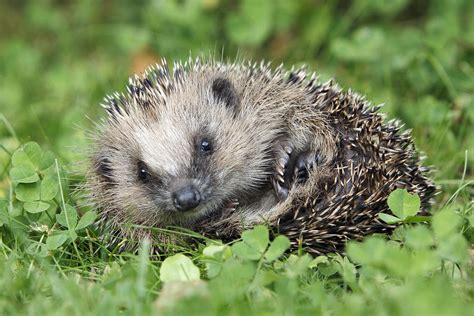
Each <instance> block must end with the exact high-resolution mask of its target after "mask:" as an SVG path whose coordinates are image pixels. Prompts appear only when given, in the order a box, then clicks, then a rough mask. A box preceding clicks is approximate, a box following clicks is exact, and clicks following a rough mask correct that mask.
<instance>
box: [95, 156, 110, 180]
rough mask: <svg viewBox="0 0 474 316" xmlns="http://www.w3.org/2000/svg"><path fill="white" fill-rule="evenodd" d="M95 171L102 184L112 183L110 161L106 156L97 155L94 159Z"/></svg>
mask: <svg viewBox="0 0 474 316" xmlns="http://www.w3.org/2000/svg"><path fill="white" fill-rule="evenodd" d="M95 171H96V174H97V175H98V176H99V177H100V178H101V179H102V180H103V181H104V182H107V183H112V182H113V174H112V166H111V163H110V160H109V159H108V158H107V157H106V156H104V155H102V154H98V155H97V156H96V157H95Z"/></svg>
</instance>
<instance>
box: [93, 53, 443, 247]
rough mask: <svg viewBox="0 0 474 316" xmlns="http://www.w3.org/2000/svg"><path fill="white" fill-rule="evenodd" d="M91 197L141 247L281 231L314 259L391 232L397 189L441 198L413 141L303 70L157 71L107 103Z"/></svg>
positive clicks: (209, 65) (194, 66) (216, 66)
mask: <svg viewBox="0 0 474 316" xmlns="http://www.w3.org/2000/svg"><path fill="white" fill-rule="evenodd" d="M106 106H107V109H108V110H109V113H110V116H109V120H108V121H107V122H106V123H105V125H104V126H103V129H102V131H101V133H100V135H98V142H97V147H96V150H95V153H94V156H93V166H94V167H93V168H92V170H91V173H90V177H89V181H88V184H89V187H90V189H91V192H92V197H93V200H94V201H95V202H96V203H97V205H98V207H99V209H100V210H101V212H100V213H101V215H102V218H103V220H104V222H107V224H109V225H110V226H112V228H113V229H114V230H115V231H117V232H118V236H124V237H130V236H133V234H134V233H137V232H139V234H137V236H142V235H143V234H147V235H148V234H149V232H150V230H149V229H146V228H142V229H139V228H130V227H128V226H127V225H126V224H135V225H142V226H149V227H157V228H164V227H166V226H170V225H171V226H183V227H186V228H191V229H194V230H197V231H200V232H202V233H204V234H207V235H210V236H218V237H219V238H224V239H231V238H234V237H238V233H239V232H240V231H241V230H242V229H243V228H247V227H251V226H252V225H255V224H257V223H262V222H265V223H269V224H270V225H272V226H274V227H276V228H277V229H278V231H279V232H280V233H283V234H285V235H287V236H288V237H290V239H291V240H292V242H293V243H302V244H303V245H304V246H306V247H307V249H308V250H309V251H310V252H313V253H320V252H327V251H337V250H340V249H341V246H342V245H343V244H344V242H345V241H346V240H347V239H352V238H356V239H357V238H360V237H362V236H363V235H366V234H369V233H373V232H384V231H387V229H389V228H390V227H389V226H387V225H384V224H382V223H381V222H380V221H379V220H378V217H377V214H378V213H380V212H382V211H383V212H387V211H388V210H387V205H386V199H387V196H388V194H389V193H390V192H391V191H393V190H394V189H395V188H399V187H403V188H407V189H408V190H409V191H412V192H416V193H418V194H420V196H421V198H422V201H423V206H424V207H427V205H428V202H429V199H430V198H431V196H432V194H433V191H434V189H433V186H432V184H431V183H430V182H429V180H427V179H426V178H425V177H424V175H423V169H422V168H421V167H419V166H418V159H417V155H416V153H415V152H414V149H413V148H412V147H413V146H412V143H411V141H410V138H409V136H408V135H406V134H398V133H397V132H398V127H396V126H395V124H391V123H388V124H383V123H382V118H381V116H380V115H378V114H377V113H375V110H372V109H370V108H368V107H367V105H366V103H365V101H364V100H363V99H362V98H360V97H358V96H356V95H354V94H352V93H350V92H347V93H346V92H342V91H340V90H339V89H338V88H337V87H335V86H333V85H332V83H327V84H320V83H318V82H317V81H316V80H315V79H314V75H313V77H312V78H306V77H305V75H304V72H303V71H301V70H299V71H296V72H289V73H287V72H284V71H283V70H282V69H281V68H279V69H277V70H276V71H271V70H270V69H269V68H268V66H266V65H262V66H260V67H255V66H251V65H248V66H247V65H246V66H244V65H237V64H232V65H228V64H221V63H217V62H204V63H201V62H199V61H196V62H193V63H188V64H185V65H184V66H181V65H176V66H175V67H174V69H173V73H171V74H170V73H169V71H168V68H167V66H166V65H163V66H158V67H156V68H155V69H151V70H150V71H149V72H148V73H147V74H146V75H144V76H143V77H140V78H138V77H136V78H135V79H132V80H131V81H130V85H129V93H128V94H127V95H115V96H113V97H109V98H108V99H107V104H106Z"/></svg>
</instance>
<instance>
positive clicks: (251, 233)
mask: <svg viewBox="0 0 474 316" xmlns="http://www.w3.org/2000/svg"><path fill="white" fill-rule="evenodd" d="M242 240H243V241H244V242H245V243H246V244H247V245H248V246H249V247H251V248H253V249H255V250H256V251H257V252H259V253H260V254H263V252H264V251H265V249H267V246H268V243H269V241H270V238H269V235H268V229H267V227H265V226H263V225H257V226H255V227H254V228H253V229H251V230H246V231H244V232H243V233H242Z"/></svg>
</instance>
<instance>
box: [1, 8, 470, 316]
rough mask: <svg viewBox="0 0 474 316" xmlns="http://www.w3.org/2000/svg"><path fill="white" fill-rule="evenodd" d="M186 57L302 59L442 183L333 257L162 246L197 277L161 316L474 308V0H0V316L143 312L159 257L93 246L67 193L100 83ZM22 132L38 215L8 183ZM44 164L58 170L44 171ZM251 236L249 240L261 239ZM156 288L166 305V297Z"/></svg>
mask: <svg viewBox="0 0 474 316" xmlns="http://www.w3.org/2000/svg"><path fill="white" fill-rule="evenodd" d="M201 54H204V55H211V56H217V58H223V59H224V60H229V61H231V62H232V61H235V60H242V59H250V60H253V61H259V60H261V59H265V60H269V61H272V63H273V65H278V64H280V63H284V64H285V65H286V66H287V67H291V65H293V64H296V65H301V64H306V65H308V66H309V68H310V69H312V70H314V71H316V72H317V73H318V75H319V76H320V78H321V80H329V79H331V78H334V79H335V80H336V81H337V82H338V83H339V84H340V85H341V86H342V87H343V88H344V89H353V90H355V91H357V92H359V93H361V94H363V95H365V96H366V97H367V99H368V100H370V101H371V102H372V104H380V103H384V104H385V107H383V108H382V110H381V111H382V112H384V113H386V116H387V119H391V118H399V119H401V121H402V122H404V123H405V128H409V129H413V137H414V141H415V143H416V145H417V147H418V149H419V150H420V151H421V152H423V153H424V154H426V156H427V158H426V161H425V162H424V163H425V164H427V165H430V166H433V172H432V174H431V176H432V177H433V178H434V179H435V182H436V184H437V185H438V186H439V188H440V190H439V194H438V195H437V197H436V202H435V205H434V207H433V210H434V213H435V214H436V215H435V217H434V219H433V221H432V223H431V224H429V225H417V226H416V225H415V226H411V225H408V224H405V225H404V226H403V227H402V229H400V230H397V232H396V234H395V235H394V236H392V240H389V241H387V240H384V239H381V238H379V239H369V240H368V241H366V242H364V243H362V244H356V243H353V244H350V245H351V246H350V247H349V251H348V257H341V256H330V257H320V258H316V259H314V260H313V259H311V258H309V257H308V256H304V255H303V254H302V253H301V252H300V251H297V252H296V253H295V254H294V255H292V256H290V257H287V259H282V260H280V259H278V260H276V259H275V261H271V260H270V261H269V262H266V261H264V260H263V259H262V260H260V261H258V263H257V262H256V261H255V259H252V258H250V259H249V258H245V255H243V256H241V257H239V254H238V249H239V248H238V247H235V248H233V250H232V251H234V252H232V251H231V250H228V249H227V248H226V249H227V250H226V251H227V252H226V251H224V252H223V253H224V254H225V253H227V254H228V256H227V257H225V255H224V254H221V253H217V255H216V254H214V255H213V256H211V257H212V258H211V259H212V260H214V262H213V264H215V265H214V266H211V269H209V266H208V262H207V261H206V260H209V258H207V259H206V255H205V254H203V251H202V248H199V249H194V248H193V249H191V248H189V249H188V248H182V249H175V250H174V251H177V252H184V253H185V254H186V255H187V256H188V257H189V258H191V259H192V261H193V262H194V263H195V264H196V265H197V266H198V267H199V268H200V270H201V275H202V276H204V275H207V279H210V281H209V282H208V283H207V285H206V286H207V290H206V291H208V292H206V291H203V292H202V293H201V294H203V293H204V294H203V295H204V296H202V297H201V296H198V297H197V299H196V298H194V299H190V300H188V301H186V303H185V304H177V305H176V306H175V308H174V309H172V310H171V312H170V314H176V313H177V312H181V313H184V314H186V313H194V312H200V313H205V314H215V315H222V314H223V313H226V312H227V313H233V314H235V315H238V314H258V315H262V314H264V315H267V314H272V315H274V314H278V315H279V314H286V315H291V314H324V315H330V314H336V315H341V314H349V315H356V314H359V315H367V314H374V315H381V314H384V315H399V314H402V315H403V314H404V315H449V314H452V315H467V314H469V312H470V311H471V312H472V310H473V309H474V300H473V298H474V272H473V268H472V267H473V266H474V263H473V262H474V259H473V257H474V254H473V250H472V249H473V248H472V243H473V241H474V228H473V227H474V215H473V214H472V210H473V203H472V202H473V192H474V186H473V185H472V184H473V180H474V179H473V174H474V1H471V0H464V1H463V0H434V1H428V0H420V1H407V0H393V1H378V0H354V1H343V0H340V1H323V0H303V1H290V0H274V1H271V0H259V1H251V0H241V1H238V0H195V1H191V0H172V1H164V0H162V1H159V0H154V1H152V0H150V1H145V0H143V1H125V0H121V1H94V0H83V1H59V0H58V1H52V0H45V1H40V0H30V1H5V0H0V314H2V315H3V314H12V315H19V314H31V315H37V314H43V315H44V314H48V315H53V314H57V315H64V314H68V315H86V314H100V315H105V314H110V315H116V314H118V313H119V312H121V313H123V314H130V315H138V314H152V313H153V312H154V309H153V308H154V307H153V306H154V304H155V303H154V301H155V299H156V297H157V294H158V293H159V292H160V289H161V288H162V283H161V281H163V275H161V274H162V271H160V268H159V267H160V266H161V263H162V260H163V258H161V257H158V258H156V257H153V258H148V256H147V255H146V254H147V253H146V248H144V249H145V250H142V253H141V254H140V255H138V256H137V255H136V254H129V253H119V252H118V251H116V249H110V248H108V247H107V245H104V244H103V243H102V240H101V239H100V237H101V236H98V235H95V234H96V233H97V232H96V231H95V230H94V229H92V228H91V227H88V228H86V229H84V227H86V226H87V225H89V224H90V222H91V221H92V220H93V219H94V217H93V216H94V214H93V212H90V213H85V214H89V217H88V218H86V217H87V215H84V210H83V209H80V208H77V205H76V204H75V203H76V199H75V196H73V195H72V194H70V191H69V189H73V188H74V187H75V185H76V184H79V185H80V184H81V183H82V176H83V174H84V169H82V168H83V167H81V166H83V164H81V162H82V161H83V160H84V159H85V156H86V153H87V148H88V146H89V144H90V141H91V140H90V132H91V131H92V130H93V129H94V124H95V122H98V121H99V120H100V119H101V118H102V117H104V115H105V113H104V111H103V109H102V108H101V107H100V103H101V101H102V99H103V98H104V96H105V95H107V94H110V93H112V92H114V91H124V90H125V85H126V83H127V80H128V76H130V75H132V74H134V73H137V72H142V71H143V70H144V69H145V68H146V67H147V66H148V65H150V64H153V63H156V62H159V61H160V59H161V58H163V57H164V58H166V59H168V61H169V62H170V63H171V62H172V61H173V60H176V59H179V60H182V59H187V58H189V57H190V56H199V55H201ZM29 141H35V142H38V143H39V144H40V145H41V149H40V148H39V147H36V146H35V145H31V144H30V147H29V148H30V149H31V153H33V154H31V156H34V157H36V156H37V157H43V158H42V159H43V160H41V161H40V162H41V163H43V162H44V161H47V162H48V163H47V166H49V167H50V168H49V169H48V170H49V171H48V172H49V173H45V175H46V177H49V178H48V181H46V180H44V179H42V180H41V183H42V185H44V190H43V186H42V187H41V190H43V191H44V192H43V191H41V192H42V194H43V193H44V194H43V195H44V196H42V199H43V198H44V200H46V201H47V202H48V203H53V204H52V205H53V206H52V208H51V209H50V211H52V213H53V215H52V216H51V215H50V214H47V212H46V211H44V208H48V205H49V204H44V203H43V204H38V203H36V202H33V204H32V203H30V204H27V203H25V204H24V208H25V209H24V210H23V209H22V206H21V204H22V203H20V202H19V201H18V200H20V201H23V200H25V201H30V199H33V200H35V201H36V200H37V199H38V198H37V197H31V195H32V194H33V193H34V194H36V192H37V191H38V190H40V189H39V187H36V189H34V190H33V191H27V190H25V189H24V188H25V187H33V186H35V185H39V180H35V181H36V182H35V181H33V180H31V182H35V183H36V184H35V183H32V184H20V185H17V186H15V185H16V184H14V182H13V181H12V179H11V178H10V177H9V172H11V171H10V169H11V166H12V163H11V154H12V153H13V152H15V150H17V148H19V146H21V145H22V144H24V143H26V142H29ZM42 150H50V151H52V152H53V153H54V154H46V153H45V152H43V151H42ZM41 155H43V156H41ZM54 156H56V157H58V158H59V164H58V165H55V162H54V159H53V158H54ZM18 157H20V158H21V159H20V158H18V159H17V161H16V163H17V165H15V162H14V163H13V165H15V167H16V168H17V169H16V170H15V172H13V173H10V175H12V174H14V175H15V176H18V177H19V178H21V177H23V176H25V174H26V176H33V177H36V178H37V177H38V175H37V172H36V171H35V170H29V168H30V169H31V168H32V167H31V166H34V167H35V165H36V164H38V163H40V162H38V161H30V157H25V156H24V155H23V156H20V155H18ZM51 166H52V167H51ZM35 168H36V167H35ZM59 169H64V172H65V174H66V175H67V177H66V178H67V180H68V181H66V179H63V181H64V182H63V181H57V182H55V179H56V178H55V177H56V176H57V175H58V174H61V175H62V174H63V173H62V171H61V173H60V171H59ZM27 171H28V172H27ZM56 171H57V173H56ZM39 174H40V175H41V176H43V174H42V173H39ZM24 178H25V177H23V179H24ZM38 179H39V178H38ZM45 183H46V184H45ZM67 183H69V185H67ZM61 185H62V186H61ZM60 187H61V189H62V190H64V192H60V191H58V190H59V188H60ZM22 188H23V189H22ZM35 190H36V191H35ZM32 192H33V193H32ZM38 192H39V191H38ZM46 193H47V194H46ZM61 193H64V194H61ZM12 196H14V197H15V198H12ZM45 196H47V198H46V197H45ZM61 197H64V198H65V199H66V203H70V204H71V205H69V204H68V205H66V204H64V202H63V203H62V204H61ZM15 199H16V200H15ZM13 200H15V201H14V202H13V203H11V202H12V201H13ZM15 203H16V204H15ZM35 203H36V204H35ZM26 205H28V206H29V208H27V207H26ZM28 209H29V211H28ZM25 210H26V211H25ZM56 210H57V212H58V213H59V212H61V214H58V215H56V217H54V215H55V214H54V212H56ZM392 211H393V210H392ZM34 212H39V213H42V214H41V216H42V218H43V219H45V221H43V222H41V221H38V218H39V215H40V214H35V213H34ZM415 212H416V210H415ZM48 216H50V217H48ZM79 216H81V217H80V221H79V224H78V219H79ZM66 218H69V220H70V219H74V221H73V222H74V225H73V226H74V227H72V228H71V225H70V222H68V221H67V220H66ZM81 221H82V223H83V225H82V226H81ZM86 222H87V223H88V224H87V225H86V224H85V223H86ZM44 223H48V224H47V225H46V224H44ZM41 224H43V225H41ZM76 224H77V226H76ZM79 227H82V228H79ZM76 231H77V233H76ZM249 235H251V233H248V235H247V236H249ZM263 235H264V234H263ZM252 238H253V239H252V240H256V241H260V242H261V241H262V240H264V242H263V244H264V245H263V246H262V247H263V249H265V247H266V246H265V245H267V243H266V242H268V240H267V239H268V236H267V237H265V238H266V239H265V238H263V237H261V236H260V237H259V236H257V237H252ZM259 238H260V239H259ZM45 240H46V242H45ZM244 242H245V238H244ZM402 244H403V245H404V246H403V247H400V245H402ZM240 247H241V248H240V251H242V246H240ZM262 251H263V250H262ZM262 251H260V252H261V253H263V252H262ZM229 253H232V254H233V255H229ZM247 255H248V254H247ZM257 257H258V254H257ZM212 260H211V261H212ZM186 264H187V265H188V266H187V268H189V269H191V270H193V269H194V270H193V271H195V270H196V269H195V268H194V267H193V266H192V263H190V261H189V262H187V263H186ZM354 264H355V265H354ZM169 266H171V271H172V272H171V273H170V274H173V273H175V272H176V271H175V270H173V269H175V268H176V266H174V265H173V264H172V263H170V264H169ZM216 267H218V268H222V271H221V273H220V274H218V270H219V269H217V268H216ZM216 269H217V270H216ZM179 271H181V270H179ZM212 271H214V272H212ZM216 271H217V272H216ZM211 272H212V273H213V274H212V273H211ZM179 273H182V271H181V272H178V274H179ZM164 277H167V276H166V275H165V276H164ZM168 277H169V275H168ZM160 278H161V281H160ZM188 285H189V284H186V285H185V286H184V287H181V288H180V287H178V292H186V291H187V288H188ZM191 288H192V287H191ZM171 292H172V291H171ZM198 292H199V291H198ZM161 293H162V295H160V297H164V299H163V300H164V301H167V300H168V298H169V299H170V301H171V302H172V301H173V300H174V299H175V298H176V297H175V296H173V294H171V296H169V295H170V293H165V292H164V291H162V292H161ZM206 293H207V294H206ZM165 294H166V295H165ZM167 295H168V296H167Z"/></svg>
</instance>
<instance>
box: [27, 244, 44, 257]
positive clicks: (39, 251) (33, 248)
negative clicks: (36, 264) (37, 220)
mask: <svg viewBox="0 0 474 316" xmlns="http://www.w3.org/2000/svg"><path fill="white" fill-rule="evenodd" d="M26 253H28V254H30V255H33V256H39V257H42V258H44V257H46V256H47V255H48V248H47V246H46V245H45V244H44V243H40V242H32V243H31V244H29V245H28V247H27V248H26Z"/></svg>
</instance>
